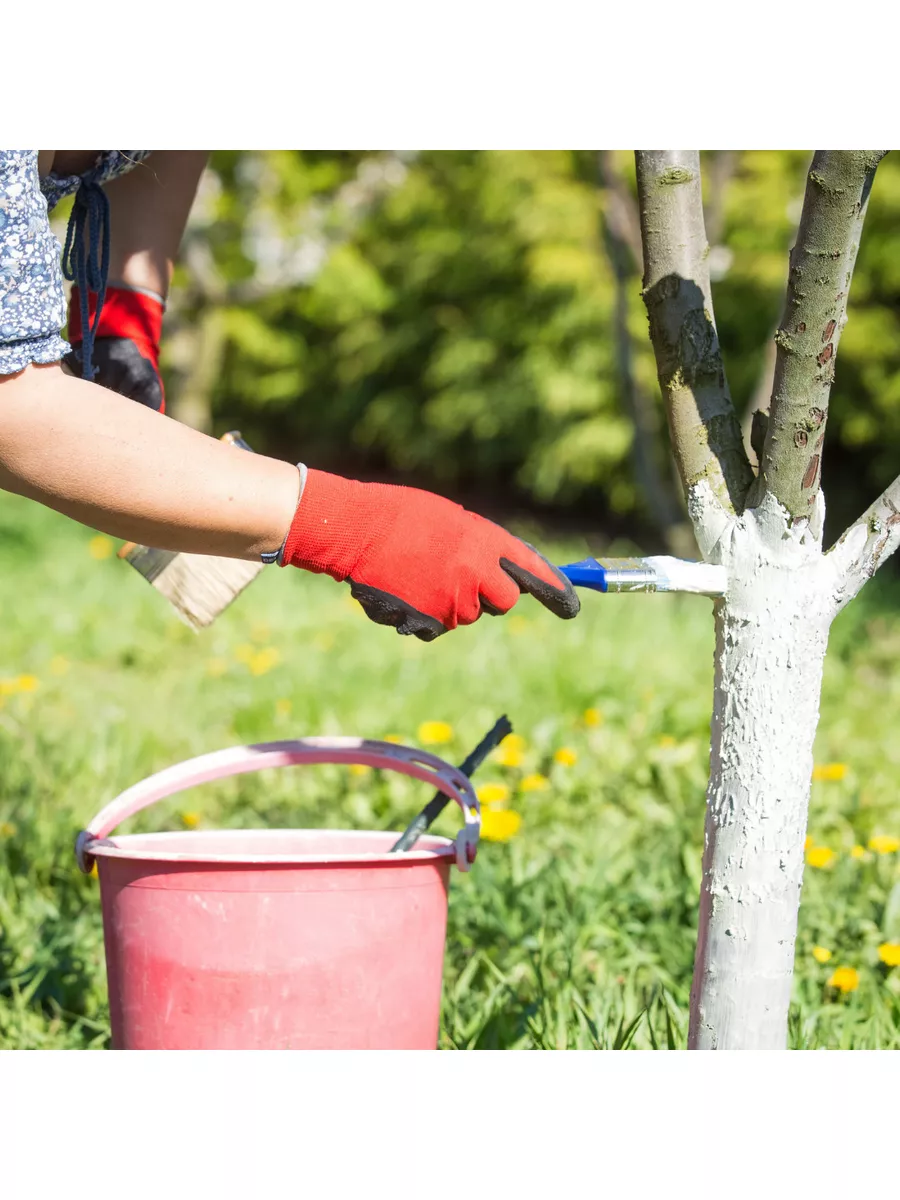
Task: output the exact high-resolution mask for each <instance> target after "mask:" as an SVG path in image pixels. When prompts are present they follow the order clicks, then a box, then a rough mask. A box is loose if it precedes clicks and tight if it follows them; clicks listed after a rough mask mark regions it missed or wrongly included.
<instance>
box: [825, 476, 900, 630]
mask: <svg viewBox="0 0 900 1200" xmlns="http://www.w3.org/2000/svg"><path fill="white" fill-rule="evenodd" d="M898 546H900V477H898V478H897V479H895V480H894V482H893V483H892V484H891V486H890V487H889V488H886V489H885V490H884V491H883V492H882V494H881V495H880V496H879V497H878V499H877V500H876V501H875V503H874V504H873V505H872V506H871V507H870V508H868V509H867V510H866V511H865V512H864V513H863V515H862V516H861V517H860V518H859V520H858V521H855V522H854V523H853V524H852V525H851V526H850V527H849V529H847V531H846V532H845V533H844V534H843V535H842V536H841V538H840V540H839V541H838V542H836V543H835V545H834V546H833V547H832V548H831V550H829V552H828V557H829V558H833V559H834V562H835V565H836V566H837V568H838V571H839V574H840V581H841V582H840V594H839V597H838V603H839V605H840V607H841V608H843V606H844V605H845V604H847V603H848V602H849V601H850V600H852V599H853V597H854V596H855V595H856V594H857V592H859V590H860V588H862V586H863V585H864V584H865V583H868V581H869V580H870V579H871V578H872V576H873V575H874V574H875V572H876V571H877V570H878V568H879V567H880V566H881V564H882V563H883V562H886V561H887V559H889V558H890V556H891V555H892V554H893V553H894V551H895V550H896V549H897V547H898Z"/></svg>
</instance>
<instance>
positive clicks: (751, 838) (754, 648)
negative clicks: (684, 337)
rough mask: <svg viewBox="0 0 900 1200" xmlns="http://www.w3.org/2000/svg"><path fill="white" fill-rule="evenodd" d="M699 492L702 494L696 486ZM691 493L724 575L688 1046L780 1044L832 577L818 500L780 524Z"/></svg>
mask: <svg viewBox="0 0 900 1200" xmlns="http://www.w3.org/2000/svg"><path fill="white" fill-rule="evenodd" d="M705 487H706V492H707V493H708V494H704V491H703V489H704V488H705ZM693 491H694V492H695V493H696V494H692V495H691V497H690V507H691V512H692V515H694V516H695V518H696V519H697V521H698V525H697V528H698V534H702V538H703V541H704V542H705V543H706V546H707V547H708V553H709V555H710V557H712V558H713V559H714V561H717V562H720V563H721V564H722V565H723V566H725V567H726V568H727V571H728V579H729V584H728V593H727V596H726V597H725V599H724V600H721V601H718V602H716V604H715V616H716V652H715V691H714V702H713V718H712V745H711V760H710V781H709V789H708V792H707V812H706V829H705V846H704V858H703V884H702V891H701V898H700V922H699V932H698V944H697V955H696V961H695V968H694V984H693V989H692V997H691V1001H692V1003H691V1029H690V1035H689V1045H690V1046H691V1047H692V1048H695V1049H755V1050H769V1049H784V1047H785V1044H786V1040H787V1016H788V1007H789V1004H790V994H791V978H792V972H793V960H794V939H795V934H796V929H797V916H798V911H799V904H800V886H801V882H802V877H803V862H804V855H803V843H804V839H805V836H806V819H807V809H808V804H809V789H810V779H811V777H812V750H813V740H814V738H815V733H816V726H817V724H818V718H819V696H820V692H821V683H822V668H823V664H824V659H825V649H826V644H827V640H828V630H829V627H830V624H831V621H832V619H833V617H834V615H835V612H836V608H837V604H836V592H837V588H838V573H837V570H836V567H835V564H834V563H832V562H831V561H830V560H829V558H828V557H826V556H824V555H823V554H822V552H821V515H822V514H821V506H820V508H819V511H818V512H817V513H816V515H815V518H814V519H813V520H811V521H804V522H793V523H791V521H790V519H789V517H788V514H787V511H786V510H785V509H784V508H783V507H782V506H781V505H780V504H779V503H778V502H777V501H776V500H775V499H774V498H773V497H767V498H766V499H765V500H764V501H763V504H762V505H761V506H760V507H759V508H758V509H755V510H747V511H746V512H745V513H744V514H743V516H741V517H737V518H734V517H728V516H727V515H726V519H725V520H724V522H723V520H722V519H721V509H720V508H719V506H718V504H717V503H716V501H715V499H714V497H713V496H712V492H711V490H710V489H709V488H708V487H707V486H706V485H705V484H704V483H702V482H701V483H700V484H698V485H697V487H696V488H695V489H693Z"/></svg>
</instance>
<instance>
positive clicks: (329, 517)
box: [281, 471, 374, 582]
mask: <svg viewBox="0 0 900 1200" xmlns="http://www.w3.org/2000/svg"><path fill="white" fill-rule="evenodd" d="M365 486H366V485H365V484H364V483H359V482H357V481H356V480H355V479H344V478H343V477H342V476H340V475H330V474H329V473H328V472H327V471H307V473H306V483H305V486H304V488H303V492H302V495H301V497H300V503H299V504H298V505H297V511H296V512H295V513H294V519H293V521H292V522H291V527H290V529H289V530H288V535H287V538H286V539H285V543H284V550H283V552H282V555H281V565H282V566H283V567H301V568H302V569H303V570H305V571H312V572H314V573H315V574H317V575H330V576H331V578H332V579H336V580H337V581H338V582H342V581H343V580H345V579H346V578H347V577H348V575H351V574H352V573H353V568H354V567H355V565H356V562H357V560H358V558H359V555H360V551H361V549H362V547H361V545H360V536H361V532H362V530H365V532H366V533H372V532H374V531H373V530H371V529H366V528H365V525H363V526H362V530H361V527H360V516H361V514H362V511H363V509H362V507H361V506H362V505H364V503H365V501H364V499H363V496H362V491H363V489H364V488H365ZM366 540H367V539H366Z"/></svg>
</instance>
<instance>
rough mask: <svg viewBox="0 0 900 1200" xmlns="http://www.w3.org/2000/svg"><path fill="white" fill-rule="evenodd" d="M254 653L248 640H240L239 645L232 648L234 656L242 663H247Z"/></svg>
mask: <svg viewBox="0 0 900 1200" xmlns="http://www.w3.org/2000/svg"><path fill="white" fill-rule="evenodd" d="M255 653H256V651H255V650H254V649H253V647H252V646H251V645H250V643H249V642H242V643H241V645H240V646H235V648H234V657H235V658H236V659H237V660H238V662H242V663H249V662H250V659H251V658H252V657H253V655H254V654H255Z"/></svg>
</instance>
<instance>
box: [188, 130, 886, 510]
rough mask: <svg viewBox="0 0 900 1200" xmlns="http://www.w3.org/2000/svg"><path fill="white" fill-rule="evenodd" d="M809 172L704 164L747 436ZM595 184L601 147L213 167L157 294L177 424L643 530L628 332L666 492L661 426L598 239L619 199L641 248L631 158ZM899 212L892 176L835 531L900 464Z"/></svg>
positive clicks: (855, 367)
mask: <svg viewBox="0 0 900 1200" xmlns="http://www.w3.org/2000/svg"><path fill="white" fill-rule="evenodd" d="M809 156H810V154H809V152H807V151H794V152H781V151H746V152H744V151H740V152H737V151H736V152H731V151H727V152H722V151H717V152H710V153H707V154H705V156H704V172H705V173H704V186H705V198H706V201H707V226H708V231H709V235H710V243H711V260H710V266H711V273H712V275H713V277H714V284H713V287H714V297H715V304H716V317H717V321H718V325H719V332H720V337H721V342H722V345H723V350H724V353H725V361H726V366H727V369H728V372H729V379H730V383H731V388H732V393H733V395H734V399H735V403H736V405H737V407H738V410H739V416H741V418H742V419H744V418H745V417H746V416H747V415H748V414H749V411H750V410H751V408H752V407H753V406H754V404H755V403H758V402H759V400H760V398H761V395H762V394H764V393H759V389H760V385H761V383H762V384H763V385H764V383H765V373H766V347H767V345H770V344H771V337H772V333H773V332H774V329H775V327H776V324H777V321H778V320H779V318H780V314H781V306H782V303H783V297H784V288H785V281H786V273H787V263H788V250H789V248H790V245H791V243H792V238H793V234H794V231H795V229H796V224H797V220H798V217H799V213H800V204H801V200H802V193H803V187H804V180H805V170H806V167H807V164H808V162H809ZM607 162H608V164H609V171H610V172H611V175H612V178H611V176H610V174H609V173H607V175H606V176H605V177H603V178H602V180H601V176H602V173H601V171H600V170H599V168H598V152H597V151H547V152H545V151H491V152H476V151H417V152H391V151H385V152H378V153H363V152H344V151H333V152H305V151H304V152H301V151H277V152H276V151H271V152H234V151H232V152H217V153H216V154H214V156H213V159H212V165H211V169H210V171H209V172H208V174H207V178H206V179H205V181H204V185H203V190H202V195H201V197H200V200H199V202H198V205H197V209H196V212H195V215H194V218H193V220H192V225H191V229H190V230H189V233H188V236H187V238H186V247H185V262H184V264H183V265H182V266H181V267H180V268H179V276H178V279H177V281H176V289H175V292H174V293H173V299H174V303H173V304H172V311H171V317H170V322H169V328H170V337H169V345H168V346H167V350H166V366H167V371H168V375H169V379H170V384H169V386H170V389H171V391H172V393H173V396H174V399H175V406H174V412H175V415H180V416H182V417H183V419H187V420H191V421H192V422H193V423H195V424H198V425H200V426H201V427H203V426H205V427H207V428H214V429H215V430H216V431H217V432H220V431H221V430H223V429H224V428H227V427H234V426H237V427H240V428H241V429H242V430H243V431H244V433H245V436H248V437H249V438H250V440H251V441H252V442H253V444H254V445H255V446H256V447H257V448H259V449H267V450H269V451H270V452H272V453H278V454H282V455H285V456H290V455H292V454H294V455H298V454H302V455H303V456H304V457H305V458H306V459H307V460H308V461H312V462H315V463H316V464H318V465H320V466H324V467H331V468H332V469H337V470H342V471H348V472H355V473H359V474H362V475H369V476H370V477H377V476H382V477H383V476H385V475H400V474H402V475H403V476H404V477H405V478H406V479H407V480H408V481H410V482H419V483H424V484H425V485H426V486H432V487H435V488H437V489H439V490H443V491H445V492H448V493H456V494H466V493H468V494H472V493H473V492H474V493H477V494H479V495H480V496H485V497H500V496H505V497H507V498H509V499H513V500H515V501H517V502H520V503H521V502H524V503H526V504H530V505H533V506H536V507H542V508H544V507H550V508H553V509H557V510H560V511H564V512H567V513H575V514H579V513H580V514H582V515H584V514H587V513H591V514H594V515H596V516H597V517H598V519H602V517H603V515H604V514H606V515H608V516H611V517H616V516H618V517H619V518H621V519H622V520H624V521H625V522H626V523H628V522H631V523H632V524H634V526H635V528H639V527H643V528H644V530H647V529H648V528H650V527H651V526H652V518H653V513H652V511H651V509H650V507H648V503H647V497H646V493H645V488H644V487H643V486H642V485H641V483H640V482H639V481H638V480H637V479H636V476H635V472H634V469H633V466H632V453H633V444H632V443H633V430H634V422H633V420H632V415H631V411H630V409H629V405H628V403H626V399H625V398H626V396H627V389H626V383H627V381H626V380H624V379H623V377H622V375H623V370H624V369H626V368H625V367H623V360H622V356H621V355H620V354H618V353H617V338H621V337H622V336H623V332H624V331H625V330H627V337H628V341H629V349H630V352H631V360H630V366H628V367H627V370H628V372H629V373H630V375H631V377H632V378H631V386H632V387H633V388H635V389H637V391H638V393H639V394H640V395H641V396H643V397H644V404H645V407H647V408H648V409H649V411H650V412H651V414H652V420H651V422H650V425H651V428H652V429H654V430H655V431H656V432H654V434H653V440H654V442H655V447H654V451H653V453H654V455H655V457H656V461H657V466H658V469H659V471H660V473H661V475H662V477H663V478H664V480H665V481H666V482H667V481H668V479H669V468H668V463H667V458H666V450H665V445H664V441H663V432H662V431H664V429H665V422H664V417H663V415H662V412H661V403H660V399H659V391H658V387H657V384H656V375H655V366H654V362H653V357H652V353H651V350H650V346H649V341H648V339H647V333H646V317H645V315H644V310H643V304H642V302H641V298H640V265H639V262H638V261H637V254H636V253H635V247H634V238H633V237H632V252H631V255H630V258H628V259H627V262H626V266H625V273H626V278H625V279H624V283H623V293H622V296H623V297H624V299H623V304H622V308H620V312H619V320H620V326H619V327H618V331H617V324H616V321H617V317H616V275H615V272H614V269H613V262H612V259H611V256H610V248H609V241H608V239H607V238H606V237H605V236H604V225H605V221H606V218H607V215H608V212H609V205H610V203H611V196H612V195H613V192H614V191H616V189H618V190H619V192H620V196H621V197H624V198H625V203H626V206H630V212H629V213H627V214H626V215H627V218H628V220H629V221H631V223H632V230H634V229H635V228H636V224H635V223H636V220H637V208H636V199H635V196H634V172H633V163H632V156H631V154H630V152H618V151H617V152H613V153H612V154H611V155H610V157H609V159H608V160H607ZM611 186H612V188H613V191H611V190H610V187H611ZM898 209H900V162H898V161H897V160H896V159H893V158H891V157H889V158H888V159H887V160H886V161H885V163H884V164H883V165H882V166H881V168H880V169H879V173H878V178H877V179H876V183H875V188H874V191H873V195H872V200H871V205H870V215H869V218H868V223H867V227H866V233H865V237H864V242H863V246H862V249H861V253H860V258H859V265H858V268H857V273H856V278H855V280H854V285H853V291H852V297H851V303H850V317H849V324H848V326H847V330H846V332H845V334H844V338H843V340H842V343H841V350H840V355H839V359H838V372H837V382H836V385H835V390H834V396H833V410H832V412H833V416H832V421H831V422H830V426H829V434H830V437H829V452H828V456H827V460H826V471H825V486H826V493H827V496H828V499H829V504H830V511H831V514H832V519H833V521H843V520H845V519H846V518H847V517H849V516H852V515H855V512H856V510H858V509H860V508H862V507H863V506H864V505H865V504H866V503H868V501H869V500H870V499H871V498H872V497H873V495H874V493H875V491H876V489H880V487H883V486H884V484H885V483H886V482H888V481H889V480H890V479H891V478H893V476H894V475H895V474H896V465H895V464H896V462H897V461H898V459H900V454H898V450H900V446H898V443H900V406H898V405H897V403H896V400H897V395H898V393H900V372H898V371H897V365H898V363H897V360H898V357H900V339H898V338H897V337H896V336H894V335H895V332H896V327H897V323H898V305H897V301H898V294H900V255H898V254H896V253H895V245H896V243H897V242H898V240H900V227H898V222H897V221H896V215H897V210H898ZM626 224H627V222H626ZM623 310H624V318H623V317H622V311H623ZM758 393H759V394H758ZM179 408H180V411H179Z"/></svg>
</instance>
